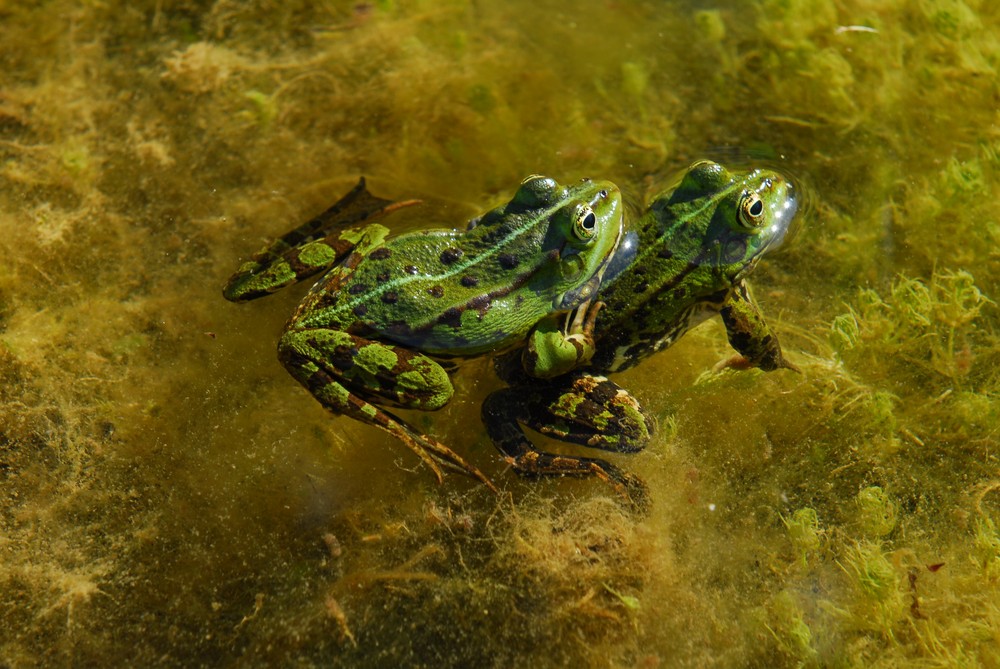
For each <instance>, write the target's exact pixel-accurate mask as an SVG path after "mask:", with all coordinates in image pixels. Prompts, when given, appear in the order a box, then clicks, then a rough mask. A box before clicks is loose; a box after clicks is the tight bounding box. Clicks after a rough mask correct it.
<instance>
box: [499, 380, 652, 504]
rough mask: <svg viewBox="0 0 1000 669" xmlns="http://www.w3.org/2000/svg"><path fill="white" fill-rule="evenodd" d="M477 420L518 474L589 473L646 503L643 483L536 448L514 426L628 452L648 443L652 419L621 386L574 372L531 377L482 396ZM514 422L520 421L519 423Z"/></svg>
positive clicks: (603, 465) (600, 464)
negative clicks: (527, 381) (537, 378)
mask: <svg viewBox="0 0 1000 669" xmlns="http://www.w3.org/2000/svg"><path fill="white" fill-rule="evenodd" d="M482 415H483V422H484V423H485V425H486V430H487V432H488V433H489V435H490V438H491V439H492V440H493V443H494V445H495V446H496V447H497V448H498V449H499V450H500V452H501V453H503V455H504V456H505V458H506V460H507V462H508V463H510V465H511V466H512V467H513V468H514V470H515V471H516V472H517V473H518V474H521V475H524V476H578V477H584V476H595V477H597V478H599V479H601V480H602V481H604V482H606V483H608V484H609V485H611V486H612V487H613V488H614V490H615V492H616V493H617V494H618V495H619V496H621V497H622V498H623V499H625V500H626V501H627V502H628V503H629V504H630V505H632V506H633V507H635V508H636V509H639V510H643V509H645V508H646V506H647V504H648V499H647V497H648V496H647V491H646V485H645V484H644V483H643V482H642V480H641V479H639V478H638V477H636V476H635V475H633V474H629V473H628V472H625V471H623V470H621V469H620V468H618V467H616V466H615V465H613V464H611V463H610V462H607V461H605V460H602V459H600V458H589V457H580V456H572V455H554V454H551V453H546V452H544V451H540V450H539V449H538V448H536V447H535V445H534V444H533V443H532V442H531V440H529V439H528V437H527V436H526V435H525V433H524V431H523V430H522V429H521V425H520V424H524V425H527V426H529V427H531V428H532V429H534V430H537V431H538V432H540V433H542V434H545V435H548V436H551V437H553V438H556V439H559V440H561V441H568V442H572V443H576V444H580V445H582V446H588V447H591V448H599V449H603V450H607V451H615V452H620V453H631V452H635V451H638V450H640V449H642V448H643V447H644V446H645V445H646V443H647V442H648V441H649V439H650V437H651V435H652V433H653V431H654V429H655V420H654V419H653V418H652V417H651V416H649V414H647V413H646V412H645V411H644V410H643V409H642V407H641V406H640V405H639V403H638V402H637V401H636V400H635V399H634V398H633V397H632V396H631V395H629V394H628V393H627V392H626V391H625V390H624V389H622V388H621V387H620V386H618V385H617V384H615V383H614V382H612V381H609V380H608V379H606V378H605V377H602V376H592V375H590V374H587V373H585V372H578V373H576V374H574V375H572V376H571V377H570V380H569V383H568V385H566V381H565V379H559V380H557V381H548V382H547V381H534V382H532V383H531V384H530V385H519V386H512V387H509V388H503V389H500V390H497V391H495V392H494V393H492V394H491V395H489V396H488V397H487V398H486V401H485V402H484V403H483V409H482ZM519 423H520V424H519Z"/></svg>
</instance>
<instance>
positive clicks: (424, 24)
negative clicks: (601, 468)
mask: <svg viewBox="0 0 1000 669" xmlns="http://www.w3.org/2000/svg"><path fill="white" fill-rule="evenodd" d="M998 34H1000V9H998V8H996V6H995V5H994V4H991V3H987V2H977V1H975V0H964V1H962V0H922V1H920V2H904V1H902V0H898V1H894V0H890V1H888V2H886V1H879V2H867V1H865V0H840V1H839V2H832V1H824V0H773V1H763V2H757V3H752V4H751V3H743V2H717V3H711V4H710V3H698V2H670V3H664V2H641V1H635V2H610V1H602V2H598V1H590V2H586V1H585V2H577V3H568V2H556V1H554V0H549V1H546V0H541V1H538V0H536V1H534V2H506V3H485V2H471V1H468V0H450V1H445V2H441V1H436V2H430V1H425V2H420V1H414V2H402V1H396V2H393V1H392V0H382V1H380V2H375V3H372V4H371V5H369V4H365V3H361V4H359V3H356V2H326V3H316V4H313V3H306V2H292V3H264V2H260V3H237V2H229V1H226V0H219V1H218V2H214V3H213V2H203V3H199V2H176V3H172V2H164V1H158V2H144V3H118V2H114V1H110V2H104V3H75V2H61V1H58V0H56V1H55V2H49V3H20V2H4V1H3V0H0V63H2V67H0V231H2V234H0V245H2V250H3V253H2V256H0V377H2V380H3V383H2V385H0V480H2V485H0V490H2V492H3V495H2V503H0V504H2V506H0V510H2V512H0V528H2V531H0V666H11V667H20V666H37V665H45V666H93V665H102V666H114V665H120V664H123V663H132V664H135V665H139V666H151V665H165V666H198V665H212V666H218V665H229V664H237V663H238V664H243V665H260V666H268V665H274V666H288V665H302V666H311V665H324V666H328V665H334V666H349V667H367V666H372V667H378V666H386V667H389V666H391V667H396V666H435V667H440V666H496V667H511V666H518V667H521V666H523V667H528V666H531V667H539V666H564V665H568V664H572V665H574V666H594V667H605V666H615V667H619V666H620V667H633V666H636V667H656V666H719V667H735V666H762V667H763V666H766V667H781V666H814V665H815V666H909V665H918V666H998V665H1000V607H998V605H997V602H998V601H1000V592H998V589H1000V587H998V583H1000V529H998V526H1000V466H998V460H997V452H998V435H997V433H998V430H1000V376H998V373H997V371H996V370H997V363H998V360H1000V339H998V337H997V324H998V312H997V307H996V304H995V303H994V300H996V299H997V298H998V295H1000V291H998V281H1000V264H998V261H1000V254H998V253H997V251H996V248H997V242H998V241H1000V240H998V238H1000V223H998V222H1000V215H998V210H1000V205H998V202H1000V197H998V195H1000V193H998V187H997V179H996V175H997V173H998V170H1000V131H998V127H1000V125H998V123H1000V118H998V112H997V100H998V99H1000V91H998V87H997V68H998V66H1000V60H998V59H1000V42H998V40H997V35H998ZM703 157H709V158H715V159H718V160H723V161H725V162H727V163H731V164H732V163H736V164H751V163H754V162H758V161H762V162H766V163H767V164H769V165H772V166H774V167H776V168H778V169H781V170H784V171H786V172H788V173H790V174H792V175H794V176H795V177H797V178H798V179H800V180H801V182H802V183H803V184H804V185H805V187H807V188H808V189H809V191H810V198H811V207H810V210H809V211H808V212H807V213H806V215H805V216H804V217H803V220H802V221H801V229H800V230H799V231H798V234H797V235H796V237H795V239H794V240H793V241H792V242H791V243H790V244H788V245H787V248H785V249H784V250H783V252H782V253H781V254H780V255H776V256H773V257H771V258H768V259H767V260H766V261H765V262H763V263H762V264H761V266H760V267H759V268H758V270H757V272H756V274H755V276H754V277H753V281H752V283H753V286H754V290H755V295H756V297H757V299H758V301H759V302H760V303H761V306H762V309H763V311H764V312H765V314H766V315H767V317H768V320H769V322H770V323H771V324H772V326H773V327H774V328H775V329H776V331H777V333H778V335H779V337H780V338H781V340H782V343H783V346H784V349H785V351H786V354H787V355H788V357H789V358H790V359H791V360H792V361H793V362H794V363H795V364H796V365H798V366H799V367H800V368H801V370H802V373H801V374H795V373H792V372H788V371H780V372H775V373H771V374H763V373H759V372H725V373H712V371H711V370H712V369H713V366H714V365H715V364H716V363H717V362H719V361H720V360H723V359H725V358H727V357H728V356H729V355H730V353H731V352H730V350H729V349H728V345H727V343H726V339H725V333H724V331H723V329H722V327H721V325H720V324H719V323H717V322H713V323H710V324H706V325H703V326H700V327H699V328H698V329H697V330H695V331H693V332H692V333H690V334H688V335H687V336H686V337H685V338H684V339H683V340H682V341H681V342H680V343H678V344H677V345H675V346H674V347H673V348H672V349H670V350H669V351H667V352H664V353H662V354H659V355H657V356H656V357H654V358H652V359H650V360H647V361H645V362H644V363H643V364H642V365H640V366H639V367H638V368H636V369H634V370H631V371H629V372H627V373H624V374H621V375H618V376H616V378H615V380H616V381H618V382H619V383H620V384H622V385H623V386H625V387H626V388H629V389H630V390H631V391H632V392H633V393H634V394H635V395H636V396H637V397H638V398H639V399H640V400H641V401H642V402H643V403H644V405H645V406H646V407H647V408H648V409H649V410H650V411H651V412H652V413H653V414H655V415H656V416H657V417H658V419H659V422H660V428H661V429H660V431H659V433H658V435H657V436H656V437H655V438H654V440H653V442H652V443H651V444H650V445H649V447H648V448H647V449H646V451H645V452H643V453H641V454H637V455H632V456H618V457H616V458H615V462H616V463H618V464H619V465H621V466H622V467H625V468H627V469H628V470H629V471H632V472H634V473H636V474H638V475H639V476H641V477H643V478H644V479H645V480H646V481H647V483H648V484H649V486H650V489H651V491H652V510H651V512H650V514H649V515H648V516H642V517H636V516H634V515H630V514H629V513H628V512H627V511H626V510H624V509H623V508H622V507H621V506H620V505H619V504H618V502H616V501H615V499H614V498H613V497H612V496H611V495H610V493H609V491H608V490H607V489H605V488H603V487H602V486H601V485H600V484H598V483H594V482H581V481H545V482H532V481H526V480H522V479H519V478H517V477H516V476H514V475H513V474H512V473H511V472H509V471H507V470H506V468H505V467H504V466H503V464H502V462H500V459H499V457H498V456H497V454H496V453H495V451H494V450H493V448H492V446H491V445H490V444H489V443H488V441H487V439H486V437H485V434H484V432H483V430H482V428H481V425H480V423H479V405H480V402H481V401H482V399H483V398H484V397H485V396H486V394H487V393H488V392H489V391H490V390H493V389H495V388H497V387H499V382H498V381H497V380H496V379H495V378H494V376H493V373H492V370H491V367H490V365H489V362H488V361H486V360H484V361H477V362H474V363H471V364H469V365H466V366H465V367H463V369H461V370H460V372H459V374H457V376H456V379H455V381H456V385H457V389H458V392H457V397H456V399H455V400H454V401H453V402H452V403H451V404H450V405H449V406H448V407H446V408H445V409H444V410H442V411H440V412H438V413H435V414H431V415H428V416H420V415H418V416H410V418H411V419H412V420H413V421H415V422H416V423H417V424H418V425H420V426H421V427H424V428H426V429H428V430H430V431H431V432H433V434H435V435H436V436H438V437H439V438H440V439H441V440H442V441H444V442H445V443H447V444H449V445H451V446H452V447H454V448H455V450H457V451H458V452H460V453H461V454H462V455H463V456H465V457H466V458H467V459H469V460H470V461H472V462H473V463H474V464H475V465H476V466H478V467H480V468H482V469H483V470H484V471H485V472H486V473H487V474H489V475H490V476H491V477H492V478H493V479H494V480H495V481H496V482H497V483H498V485H499V486H500V487H501V488H502V489H503V491H504V495H503V496H502V498H501V499H499V500H498V499H497V498H495V497H494V496H492V495H491V494H489V493H488V492H487V491H485V490H483V489H481V488H479V487H476V486H475V485H474V484H472V483H471V482H469V481H467V480H465V479H463V478H462V477H458V476H449V477H447V478H446V480H445V482H444V484H443V485H440V486H438V485H436V484H435V482H434V479H433V477H432V476H431V474H430V473H429V472H428V471H427V470H426V469H425V468H423V467H421V466H420V465H419V463H418V462H417V460H416V458H415V457H413V456H412V454H411V453H410V452H409V451H406V450H405V449H403V448H400V447H399V446H398V444H396V443H394V441H393V440H392V439H390V438H389V437H387V436H384V435H382V434H381V433H379V432H377V431H376V430H374V429H371V428H368V427H365V426H362V425H360V424H357V423H354V422H352V421H349V420H347V419H344V418H333V417H331V416H330V415H328V414H326V413H325V412H324V411H323V410H322V408H321V407H320V406H319V404H318V403H317V402H315V401H314V400H313V399H312V398H311V397H309V395H308V394H307V393H306V392H304V391H303V390H302V389H301V388H300V387H299V386H298V384H297V383H296V382H295V381H294V380H293V379H292V378H291V377H290V376H288V375H287V374H286V373H285V372H284V371H283V370H282V368H281V366H280V365H279V363H278V362H277V360H276V358H275V355H274V345H275V342H276V340H277V337H278V335H279V333H280V331H281V328H282V325H283V324H284V322H285V320H286V318H287V317H288V315H289V314H290V313H291V311H292V310H293V308H294V306H295V304H296V303H297V301H298V300H299V299H300V298H301V295H302V292H303V290H304V289H303V288H301V287H300V288H298V289H290V290H287V291H283V292H282V293H280V294H278V295H275V296H272V297H269V298H267V299H265V300H261V301H259V302H254V303H251V304H246V305H232V304H229V303H227V302H225V301H224V300H223V299H222V297H221V295H220V289H221V286H222V284H223V283H224V281H225V279H226V277H227V276H228V275H229V274H230V273H231V272H232V271H233V270H234V269H235V268H236V267H237V265H238V264H239V262H240V261H241V260H243V259H245V258H246V257H247V256H249V255H250V254H251V253H252V252H253V251H255V250H256V249H257V248H258V247H259V246H260V244H261V242H262V240H264V239H265V238H267V237H270V236H272V235H274V234H277V233H280V232H282V231H284V230H286V229H289V228H290V227H292V226H293V225H295V224H297V223H298V222H300V221H302V220H304V219H305V218H307V217H308V216H310V215H312V214H314V213H316V212H317V211H319V210H321V209H322V208H323V207H324V206H326V205H327V204H329V203H330V202H331V201H332V199H333V198H334V197H336V196H337V195H339V194H340V193H342V192H344V191H345V190H346V189H347V188H348V187H349V186H350V185H351V184H352V183H353V182H354V181H355V180H356V178H357V177H358V175H361V174H364V175H366V176H368V177H369V184H370V186H371V188H372V190H373V191H375V192H376V193H378V194H379V195H383V196H385V197H396V198H406V197H421V198H424V199H426V200H428V201H429V202H430V203H431V209H430V211H433V212H434V214H433V216H434V217H435V218H434V223H435V224H437V225H460V224H461V222H462V221H464V220H466V219H467V218H468V217H469V216H471V215H473V214H474V213H476V212H478V211H482V210H483V209H484V208H485V207H487V206H490V205H493V204H495V203H496V202H498V201H501V200H502V199H503V198H504V197H505V196H509V194H510V193H511V191H512V190H513V189H514V188H515V187H516V185H517V184H518V183H519V181H520V180H521V179H522V178H523V177H524V176H526V175H527V174H531V173H544V174H551V175H554V176H557V177H559V178H560V179H565V180H569V179H573V178H578V177H581V176H587V175H589V176H594V177H601V178H608V179H612V180H613V181H615V182H616V183H618V184H619V185H620V186H621V187H622V189H623V190H624V191H625V193H626V194H627V197H628V198H629V199H630V201H631V202H632V203H634V205H635V206H641V203H642V202H643V201H644V200H645V199H646V198H647V197H648V196H649V195H650V194H651V193H652V192H655V191H656V189H657V188H659V187H662V186H663V184H665V183H666V182H667V181H668V180H669V179H670V177H671V175H673V174H675V173H676V172H677V170H679V169H682V168H683V167H684V166H685V165H687V164H689V163H690V162H691V161H693V160H695V159H698V158H703Z"/></svg>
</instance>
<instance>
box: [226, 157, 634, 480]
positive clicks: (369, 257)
mask: <svg viewBox="0 0 1000 669" xmlns="http://www.w3.org/2000/svg"><path fill="white" fill-rule="evenodd" d="M407 204H413V203H412V202H407V203H391V202H389V201H387V200H382V199H380V198H376V197H374V196H372V195H371V194H370V193H368V191H367V190H366V189H365V187H364V180H362V181H361V182H360V183H359V184H358V186H357V187H356V188H355V189H354V190H353V191H351V192H350V193H348V194H347V195H346V196H345V197H344V198H343V199H341V200H340V201H339V202H337V203H336V204H335V205H334V206H332V207H331V208H330V209H328V210H327V211H326V212H324V213H323V214H321V215H320V216H319V217H317V218H315V219H313V220H311V221H308V222H307V223H305V224H303V225H302V226H300V227H299V228H297V229H295V230H292V231H291V232H289V233H287V234H286V235H284V236H283V237H281V238H279V239H278V240H276V241H274V242H273V243H272V244H270V245H269V246H268V247H266V248H265V249H263V250H262V251H260V252H259V253H258V254H256V255H255V256H254V258H253V259H252V260H250V261H249V262H247V263H246V264H244V265H243V266H242V267H241V268H240V269H239V271H237V273H236V274H234V275H233V276H232V277H231V278H230V280H229V283H228V284H227V285H226V287H225V289H224V291H223V294H224V296H225V297H226V298H227V299H229V300H231V301H244V300H249V299H254V298H256V297H260V296H262V295H266V294H268V293H271V292H274V291H276V290H278V289H280V288H282V287H284V286H287V285H289V284H292V283H295V282H298V281H300V280H302V279H304V278H306V277H308V276H312V275H315V274H317V273H319V272H320V271H323V270H327V269H329V271H328V272H327V273H326V274H325V275H324V276H323V277H322V278H321V279H320V280H319V281H318V282H317V283H316V285H314V286H313V288H312V290H311V291H310V292H309V293H308V295H307V296H306V297H305V299H304V300H303V301H302V303H301V304H300V305H299V307H298V309H297V310H296V311H295V314H294V315H293V316H292V318H291V320H290V321H289V322H288V324H287V325H286V326H285V330H284V333H283V335H282V336H281V340H280V342H279V344H278V355H279V358H280V360H281V362H282V363H283V364H284V365H285V367H286V368H287V369H288V371H289V372H290V373H291V374H292V376H294V377H295V378H296V379H298V381H299V382H300V383H302V385H304V386H305V387H306V388H307V389H308V390H309V392H311V393H312V394H313V396H314V397H316V399H317V400H319V402H320V403H321V404H323V406H325V407H326V408H327V409H329V410H330V411H332V412H334V413H337V414H345V415H347V416H350V417H352V418H354V419H356V420H360V421H362V422H365V423H368V424H371V425H375V426H378V427H380V428H382V429H384V430H386V431H388V432H389V433H390V434H393V435H395V436H396V437H397V438H399V439H400V440H401V441H402V442H403V443H404V444H406V445H407V446H408V447H409V448H411V449H412V450H413V451H414V452H415V453H417V455H418V456H420V458H421V459H422V460H423V461H424V462H425V463H426V464H427V465H428V466H429V467H430V468H431V469H432V471H434V473H435V475H436V476H437V477H438V479H440V478H441V475H442V474H441V469H440V467H439V465H443V466H446V467H449V468H452V469H456V470H459V471H462V472H464V473H467V474H469V475H471V476H473V477H475V478H477V479H479V480H481V481H482V482H484V483H486V484H487V485H489V486H490V487H491V488H492V487H493V486H492V483H490V481H489V480H488V479H487V478H486V476H485V475H483V474H482V472H480V471H479V470H478V469H477V468H475V467H473V466H472V465H470V464H468V463H467V462H465V460H463V459H462V458H461V457H460V456H459V455H458V454H456V453H454V452H453V451H452V450H451V449H449V448H448V447H447V446H445V445H444V444H442V443H440V442H439V441H437V440H436V439H434V438H432V437H430V436H428V435H426V434H422V433H420V432H418V431H417V430H416V429H414V428H413V427H412V426H410V425H408V424H407V423H406V422H404V421H403V420H402V419H400V418H398V417H396V416H394V415H393V414H392V413H390V412H389V411H387V410H385V409H383V408H381V406H380V405H384V406H394V407H400V408H407V409H421V410H427V411H431V410H435V409H438V408H440V407H442V406H443V405H444V404H445V403H447V402H448V401H449V399H450V398H451V396H452V393H453V388H452V385H451V381H450V379H449V377H448V371H447V370H446V369H445V367H443V366H442V365H441V364H440V363H439V362H438V360H435V359H434V358H435V357H437V358H455V357H468V356H474V355H480V354H484V353H488V352H497V351H502V350H504V349H507V348H510V347H511V346H513V345H516V344H519V343H522V342H524V341H525V340H526V338H529V337H530V338H531V340H532V341H533V342H534V345H533V347H532V348H539V349H543V350H545V351H554V353H553V355H552V356H551V357H546V358H545V359H542V360H537V359H535V358H534V357H532V358H530V359H529V360H527V361H526V362H527V364H529V365H530V367H528V370H527V371H528V373H530V374H538V375H541V376H550V375H552V374H556V373H559V371H561V370H563V369H570V368H573V367H575V366H578V365H579V364H581V363H582V362H583V361H585V360H586V359H588V358H589V356H590V355H591V354H592V353H593V347H592V340H591V338H590V334H591V329H592V327H593V317H594V315H595V314H596V310H595V309H594V308H588V305H589V302H590V300H591V298H592V297H593V295H594V294H595V292H596V290H597V288H598V287H599V285H600V281H601V278H602V275H603V273H604V270H605V269H606V268H607V266H608V262H609V260H610V259H611V257H612V255H613V253H614V251H615V249H616V248H617V246H618V242H619V240H620V239H621V234H622V205H621V195H620V193H619V191H618V188H617V187H615V186H614V185H613V184H611V183H608V182H595V181H590V180H583V181H581V182H579V183H577V184H575V185H572V186H562V185H559V184H558V183H556V182H555V181H554V180H553V179H549V178H546V177H541V176H532V177H528V178H527V179H525V180H524V181H523V182H522V184H521V186H520V187H519V188H518V190H517V192H516V194H515V195H514V197H513V199H511V200H510V202H508V203H507V204H505V205H503V206H500V207H497V208H496V209H493V210H491V211H489V212H487V213H486V214H484V215H483V216H481V217H480V218H479V219H477V220H475V221H473V223H472V224H470V226H469V229H468V230H465V231H461V232H459V231H455V230H450V229H448V230H445V229H434V230H426V231H420V232H413V233H408V234H403V235H400V236H398V237H395V238H392V239H388V240H387V239H386V236H387V234H388V230H387V229H386V228H385V227H383V226H382V225H379V224H374V223H368V224H367V225H365V226H363V227H359V225H358V224H359V223H361V222H362V221H369V220H370V219H372V218H374V217H376V216H379V215H383V214H385V213H388V212H389V211H392V210H394V209H397V208H399V207H400V206H404V205H407ZM578 307H579V309H577V308H578ZM571 310H576V312H577V313H578V314H580V316H579V317H578V318H576V319H575V320H573V322H572V325H570V326H569V327H568V329H560V327H559V326H558V324H557V323H556V322H555V318H556V316H557V315H561V314H564V313H567V312H569V311H571ZM587 316H589V317H587ZM536 326H539V327H536ZM542 326H544V327H542ZM432 356H433V357H432Z"/></svg>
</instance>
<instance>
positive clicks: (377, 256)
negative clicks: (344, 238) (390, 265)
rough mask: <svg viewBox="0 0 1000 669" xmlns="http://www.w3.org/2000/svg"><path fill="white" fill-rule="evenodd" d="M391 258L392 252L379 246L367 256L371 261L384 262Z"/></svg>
mask: <svg viewBox="0 0 1000 669" xmlns="http://www.w3.org/2000/svg"><path fill="white" fill-rule="evenodd" d="M391 256H392V250H390V249H389V248H387V247H385V246H380V247H378V248H377V249H375V250H374V251H372V252H371V253H369V254H368V257H369V258H371V259H372V260H386V259H387V258H389V257H391Z"/></svg>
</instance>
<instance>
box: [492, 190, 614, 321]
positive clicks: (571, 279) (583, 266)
mask: <svg viewBox="0 0 1000 669" xmlns="http://www.w3.org/2000/svg"><path fill="white" fill-rule="evenodd" d="M521 207H523V208H525V209H532V210H536V211H540V213H541V214H542V216H543V217H544V218H545V220H547V221H548V223H549V225H548V229H547V230H546V231H545V236H544V239H543V241H542V244H541V251H542V253H543V254H544V260H543V265H542V266H540V267H539V269H540V270H541V273H540V276H539V279H541V280H542V281H543V282H546V283H551V284H552V286H551V287H552V288H555V291H553V294H556V298H555V301H554V307H555V308H556V309H560V310H562V309H572V308H574V307H576V306H577V305H579V304H581V303H582V302H584V301H585V300H588V299H590V298H591V297H593V295H594V294H595V293H596V292H597V288H598V287H599V286H600V282H601V277H602V276H603V274H604V271H605V269H607V266H608V262H609V260H610V259H611V257H612V255H614V252H615V249H617V248H618V242H619V241H620V240H621V235H622V227H623V222H622V215H623V211H624V210H623V206H622V196H621V191H620V190H619V189H618V187H617V186H616V185H614V184H613V183H611V182H610V181H592V180H590V179H583V180H581V181H580V182H578V183H576V184H573V185H570V186H562V185H560V184H559V183H557V182H556V181H555V179H551V178H549V177H544V176H539V175H532V176H530V177H528V178H527V179H525V180H524V181H523V182H521V186H520V188H518V190H517V193H515V195H514V198H513V200H512V201H511V203H510V205H508V211H510V210H511V209H516V208H521ZM542 277H544V278H542Z"/></svg>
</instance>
